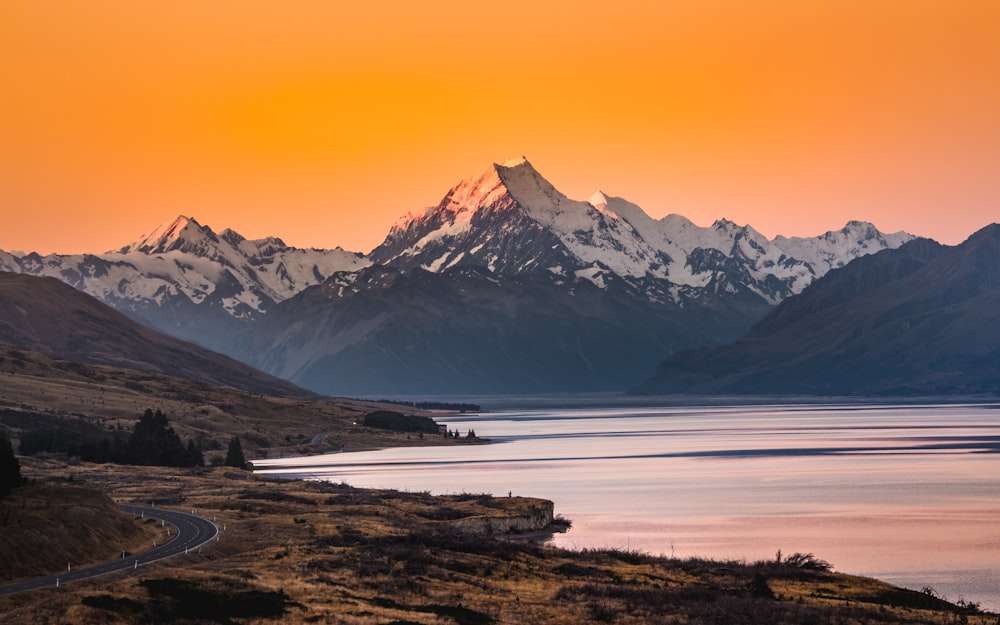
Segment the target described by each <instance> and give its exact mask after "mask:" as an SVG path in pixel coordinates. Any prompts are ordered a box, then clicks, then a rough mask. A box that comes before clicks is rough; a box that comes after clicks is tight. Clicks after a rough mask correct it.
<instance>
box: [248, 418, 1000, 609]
mask: <svg viewBox="0 0 1000 625" xmlns="http://www.w3.org/2000/svg"><path fill="white" fill-rule="evenodd" d="M998 416H1000V412H998V411H997V410H995V409H994V407H992V406H981V405H924V406H857V405H852V406H836V405H832V406H814V405H813V406H751V407H718V406H714V407H696V406H694V407H692V406H688V407H680V408H678V407H670V408H657V407H640V408H637V407H622V408H613V407H611V408H608V407H603V408H599V409H590V408H573V409H559V408H544V409H539V410H517V411H508V412H497V413H486V414H482V415H477V416H466V415H461V416H455V417H454V418H449V419H448V420H447V424H448V427H449V428H451V429H455V428H457V429H458V430H460V431H462V432H464V431H466V430H467V429H469V428H472V429H475V431H476V432H477V434H479V435H480V436H484V437H488V438H490V439H491V440H493V441H494V443H493V444H491V445H475V446H454V447H423V448H399V449H384V450H377V451H368V452H357V453H345V454H330V455H325V456H314V457H308V458H288V459H278V460H257V461H254V465H255V466H256V467H257V468H258V469H259V470H260V472H262V473H270V474H275V475H284V476H289V477H306V478H314V479H327V480H332V481H337V482H340V481H343V482H347V483H349V484H352V485H355V486H365V487H377V488H396V489H404V490H415V491H431V492H434V493H459V492H477V493H478V492H491V493H495V494H503V493H507V492H508V491H513V492H514V493H515V494H519V495H526V496H535V497H543V498H546V499H551V500H553V501H555V502H556V511H557V513H559V514H562V515H563V516H565V517H567V518H569V519H571V520H572V521H573V528H572V529H571V530H570V531H569V532H567V533H566V534H559V535H556V537H555V538H554V539H553V541H554V543H555V544H557V545H559V546H564V547H570V548H583V547H618V548H625V549H639V550H643V551H648V552H651V553H657V554H665V555H675V556H677V557H687V556H702V557H710V558H718V559H746V560H755V559H763V558H770V557H773V556H774V554H775V552H776V551H777V550H779V549H780V550H782V551H783V552H784V553H793V552H796V551H799V552H811V553H815V554H816V555H817V556H818V557H821V558H823V559H824V560H828V561H830V562H831V563H833V564H834V566H835V567H836V569H837V570H840V571H844V572H850V573H857V574H863V575H871V576H875V577H879V578H881V579H885V580H887V581H891V582H895V583H900V584H903V585H906V586H908V587H912V588H917V589H919V588H922V587H923V586H926V585H930V586H933V587H935V588H936V589H937V590H938V592H940V593H942V594H944V595H946V596H947V597H948V598H950V599H953V600H956V599H958V598H960V597H964V598H965V599H967V600H970V601H977V602H980V603H982V604H983V606H984V607H989V608H991V609H1000V564H998V563H1000V529H998V528H1000V525H998V524H997V519H998V518H1000V453H998V452H1000V419H998Z"/></svg>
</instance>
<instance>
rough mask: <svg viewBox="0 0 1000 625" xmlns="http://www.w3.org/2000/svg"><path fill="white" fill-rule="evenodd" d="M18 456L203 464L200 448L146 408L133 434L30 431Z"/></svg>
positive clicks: (144, 463)
mask: <svg viewBox="0 0 1000 625" xmlns="http://www.w3.org/2000/svg"><path fill="white" fill-rule="evenodd" d="M20 449H21V453H22V454H24V455H26V456H32V455H35V454H38V453H42V452H50V453H64V454H66V455H69V456H75V457H78V458H80V459H81V460H84V461H87V462H111V463H114V464H135V465H143V466H164V467H200V466H203V465H204V464H205V458H204V456H203V455H202V452H201V448H200V447H199V446H198V445H197V444H196V443H195V442H194V441H193V440H189V441H188V442H187V444H186V445H185V444H184V443H182V442H181V439H180V437H179V436H178V435H177V433H176V432H175V431H174V429H173V428H172V427H170V423H169V421H168V420H167V417H166V415H164V414H163V413H162V412H161V411H159V410H157V411H156V412H153V411H152V410H150V409H147V410H146V412H145V413H143V415H142V417H141V418H140V419H139V421H138V422H137V423H136V424H135V427H133V428H132V433H131V434H130V435H128V436H127V437H126V436H125V433H124V432H102V433H101V434H100V435H95V434H93V433H90V434H85V435H81V434H80V433H78V432H73V431H72V430H69V429H57V428H46V429H41V430H30V431H27V432H25V433H24V434H23V435H22V437H21V447H20Z"/></svg>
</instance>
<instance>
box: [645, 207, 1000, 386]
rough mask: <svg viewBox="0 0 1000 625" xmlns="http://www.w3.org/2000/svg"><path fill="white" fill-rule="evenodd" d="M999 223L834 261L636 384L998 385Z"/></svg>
mask: <svg viewBox="0 0 1000 625" xmlns="http://www.w3.org/2000/svg"><path fill="white" fill-rule="evenodd" d="M997 311H1000V225H997V224H993V225H991V226H988V227H986V228H984V229H982V230H980V231H979V232H976V233H975V234H973V235H972V236H971V237H969V239H968V240H966V241H965V242H964V243H962V244H961V245H958V246H954V247H945V246H941V245H938V244H937V243H934V242H933V241H929V240H926V239H919V240H915V241H911V242H910V243H907V244H906V245H904V246H902V247H900V248H899V249H897V250H887V251H883V252H880V253H879V254H875V255H873V256H870V257H866V258H862V259H859V260H857V261H855V262H853V263H851V264H850V265H848V266H847V267H844V268H843V269H839V270H837V271H831V272H830V273H829V274H827V275H826V276H825V277H823V278H822V279H820V280H817V281H816V282H815V283H813V284H812V285H811V286H809V287H808V288H806V289H805V290H804V291H803V292H802V293H801V294H800V295H798V296H795V297H792V298H789V299H787V300H785V301H784V302H783V303H782V304H781V305H780V306H778V308H777V309H775V310H774V311H773V312H772V313H770V314H769V315H768V316H767V317H765V318H764V319H763V320H761V321H760V322H759V323H758V324H757V325H755V326H754V328H753V329H751V330H750V332H749V333H748V334H747V335H746V336H745V337H743V338H742V339H740V340H739V341H737V342H735V343H733V344H730V345H726V346H723V347H719V348H717V349H702V350H696V351H685V352H681V353H678V354H675V355H673V356H672V357H671V358H669V359H667V360H666V361H665V362H663V363H662V365H661V366H660V367H659V370H658V371H657V374H656V376H655V377H654V378H653V379H651V380H650V381H648V382H647V383H645V384H644V385H642V386H641V387H640V388H639V389H638V392H641V393H694V394H717V393H741V394H759V393H763V394H799V393H802V394H833V395H885V394H902V395H938V394H948V395H954V394H996V393H998V392H1000V325H998V323H997V321H998V314H997Z"/></svg>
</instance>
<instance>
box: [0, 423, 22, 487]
mask: <svg viewBox="0 0 1000 625" xmlns="http://www.w3.org/2000/svg"><path fill="white" fill-rule="evenodd" d="M22 481H23V480H22V478H21V463H20V462H18V461H17V456H15V455H14V447H13V446H12V445H11V444H10V438H9V437H8V436H7V432H4V431H0V497H6V496H7V495H9V494H10V491H12V490H14V488H16V487H17V486H19V485H20V484H21V482H22Z"/></svg>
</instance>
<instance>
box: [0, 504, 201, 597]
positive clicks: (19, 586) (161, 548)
mask: <svg viewBox="0 0 1000 625" xmlns="http://www.w3.org/2000/svg"><path fill="white" fill-rule="evenodd" d="M119 507H120V508H121V509H122V510H124V511H125V512H127V513H129V514H133V515H135V516H146V517H150V518H153V519H160V520H162V521H164V522H165V523H169V524H170V525H172V526H174V528H175V529H176V532H175V533H173V537H172V538H171V539H170V540H169V541H167V542H165V543H163V544H162V545H157V546H156V547H155V548H153V549H150V550H149V551H143V552H142V553H138V554H133V555H130V556H128V557H126V558H121V559H118V560H112V561H110V562H105V563H103V564H95V565H92V566H85V567H82V568H79V569H73V570H70V571H66V572H63V573H60V574H57V575H50V576H48V577H43V578H39V579H33V580H28V581H23V582H16V583H13V584H7V585H5V586H0V596H3V595H13V594H15V593H19V592H25V591H27V590H36V589H39V588H57V587H59V586H60V585H62V584H68V583H70V582H75V581H79V580H81V579H89V578H91V577H97V576H99V575H107V574H108V573H115V572H117V571H126V570H136V569H138V568H139V567H140V566H145V565H147V564H151V563H153V562H157V561H159V560H163V559H165V558H171V557H173V556H177V555H181V554H184V553H187V552H189V551H191V550H193V549H197V548H198V547H200V546H202V545H204V544H205V543H207V542H209V541H211V540H214V539H215V537H216V536H218V534H219V528H218V526H217V525H216V524H215V523H213V522H212V521H209V520H208V519H205V518H202V517H200V516H196V515H194V514H188V513H186V512H177V511H174V510H164V509H162V508H150V507H148V506H133V505H128V504H121V505H120V506H119Z"/></svg>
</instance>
